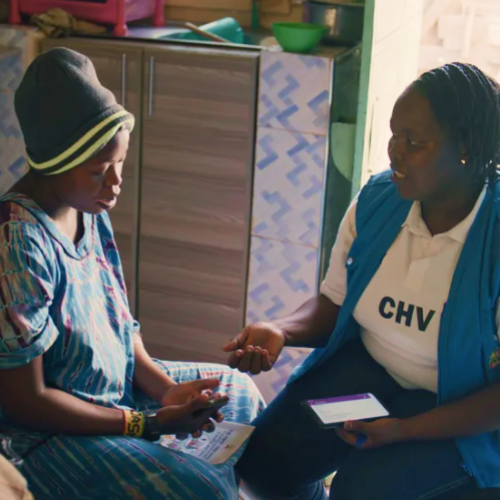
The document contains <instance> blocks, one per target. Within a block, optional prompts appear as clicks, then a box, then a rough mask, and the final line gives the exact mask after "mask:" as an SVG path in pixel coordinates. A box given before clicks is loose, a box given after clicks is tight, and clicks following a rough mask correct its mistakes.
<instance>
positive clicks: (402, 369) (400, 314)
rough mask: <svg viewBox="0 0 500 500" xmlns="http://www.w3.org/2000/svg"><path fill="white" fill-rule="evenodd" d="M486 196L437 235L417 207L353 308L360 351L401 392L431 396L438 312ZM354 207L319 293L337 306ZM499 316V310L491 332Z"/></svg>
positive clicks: (344, 280)
mask: <svg viewBox="0 0 500 500" xmlns="http://www.w3.org/2000/svg"><path fill="white" fill-rule="evenodd" d="M485 191H486V188H485V189H483V192H482V193H481V195H480V196H479V198H478V200H477V202H476V204H475V206H474V208H473V210H472V211H471V213H470V214H469V215H468V216H467V217H466V218H465V219H464V220H463V221H462V222H460V223H459V224H458V225H457V226H455V227H454V228H453V229H450V230H449V231H447V232H446V233H441V234H437V235H435V236H432V235H431V233H430V232H429V229H428V228H427V226H426V224H425V222H424V220H423V219H422V212H421V205H420V203H419V202H415V203H414V204H413V205H412V207H411V209H410V212H409V214H408V217H407V219H406V221H405V223H404V224H403V226H402V228H401V231H400V233H399V235H398V236H397V238H396V240H395V241H394V243H393V244H392V246H391V247H390V249H389V251H388V252H387V254H386V256H385V257H384V259H383V261H382V264H381V265H380V268H379V269H378V271H377V272H376V274H375V276H374V277H373V279H372V280H371V282H370V283H369V285H368V286H367V288H366V290H365V291H364V293H363V295H362V296H361V298H360V300H359V302H358V304H357V306H356V308H355V310H354V318H355V319H356V321H357V322H358V323H359V325H360V326H361V338H362V340H363V343H364V345H365V347H366V349H367V350H368V352H369V353H370V355H371V356H372V357H373V358H374V359H375V360H376V361H377V362H378V363H379V364H380V365H382V366H383V367H384V368H385V369H386V370H387V371H388V373H389V374H390V375H391V376H392V377H393V378H394V379H395V380H396V381H397V382H398V383H399V384H400V385H401V386H402V387H404V388H406V389H426V390H428V391H432V392H437V380H438V373H437V353H438V336H439V324H440V320H441V312H442V311H443V307H444V304H445V303H446V301H447V299H448V294H449V290H450V286H451V281H452V278H453V274H454V272H455V267H456V265H457V262H458V258H459V257H460V252H461V251H462V247H463V245H464V243H465V240H466V238H467V233H468V232H469V229H470V227H471V225H472V223H473V221H474V219H475V217H476V215H477V212H478V210H479V207H480V206H481V203H482V202H483V200H484V195H485ZM356 204H357V199H355V200H354V202H353V203H352V204H351V206H350V207H349V209H348V211H347V213H346V215H345V217H344V220H343V221H342V224H341V226H340V230H339V234H338V236H337V241H336V243H335V246H334V248H333V251H332V256H331V261H330V267H329V269H328V273H327V275H326V278H325V281H324V282H323V284H322V286H321V293H322V294H323V295H325V296H326V297H328V298H329V299H330V300H331V301H332V302H334V303H335V304H337V305H339V306H340V305H342V303H343V302H344V298H345V295H346V288H347V272H346V268H345V262H346V259H347V255H348V253H349V250H350V248H351V245H352V242H353V241H354V239H355V238H356ZM499 314H500V311H499V310H498V308H497V329H498V324H499V319H500V316H499Z"/></svg>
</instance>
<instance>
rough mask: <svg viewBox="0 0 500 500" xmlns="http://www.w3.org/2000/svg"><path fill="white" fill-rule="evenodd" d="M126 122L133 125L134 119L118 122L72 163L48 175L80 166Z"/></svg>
mask: <svg viewBox="0 0 500 500" xmlns="http://www.w3.org/2000/svg"><path fill="white" fill-rule="evenodd" d="M126 123H131V124H132V126H133V124H134V119H133V118H131V119H130V120H125V121H123V122H120V123H117V124H116V125H115V126H114V127H113V128H112V129H111V130H110V131H109V132H106V133H105V134H104V135H103V136H102V137H100V138H99V140H98V141H96V142H94V143H93V144H92V146H91V147H90V148H89V149H86V150H85V152H84V153H82V154H81V155H80V156H79V157H78V158H76V159H75V160H73V161H72V162H71V163H68V164H67V165H64V167H61V168H60V169H59V170H56V171H55V172H50V173H48V174H46V175H56V174H62V173H63V172H67V171H68V170H71V169H72V168H75V167H78V165H81V164H82V163H83V162H85V161H87V160H88V159H89V158H91V157H92V156H94V154H95V153H97V151H99V150H100V149H101V148H102V147H104V146H105V145H106V144H107V143H108V142H109V141H110V140H111V139H113V137H114V136H115V135H116V133H117V132H118V131H119V130H120V129H121V128H122V127H123V125H124V124H126Z"/></svg>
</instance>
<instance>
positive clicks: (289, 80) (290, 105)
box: [259, 52, 332, 135]
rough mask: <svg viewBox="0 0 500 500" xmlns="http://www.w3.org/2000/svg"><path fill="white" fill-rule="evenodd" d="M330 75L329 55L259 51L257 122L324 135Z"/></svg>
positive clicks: (273, 126) (264, 125)
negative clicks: (327, 57)
mask: <svg viewBox="0 0 500 500" xmlns="http://www.w3.org/2000/svg"><path fill="white" fill-rule="evenodd" d="M331 77H332V62H331V60H330V59H326V58H322V57H316V56H300V55H297V54H286V53H283V52H263V53H262V55H261V72H260V99H259V126H261V127H270V128H275V129H282V130H295V131H299V132H306V133H312V134H321V135H326V134H327V130H328V116H329V108H330V88H331Z"/></svg>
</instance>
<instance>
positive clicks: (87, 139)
mask: <svg viewBox="0 0 500 500" xmlns="http://www.w3.org/2000/svg"><path fill="white" fill-rule="evenodd" d="M15 104H16V113H17V115H18V118H19V122H20V124H21V128H22V131H23V134H24V138H25V142H26V150H27V156H28V162H29V166H30V169H29V172H28V173H27V174H26V176H25V177H24V178H22V179H21V180H20V181H19V182H18V183H17V184H16V185H15V186H14V187H13V188H12V189H11V191H10V192H9V193H8V194H7V195H5V196H4V197H2V198H1V199H0V409H1V414H0V418H1V423H2V425H3V428H4V430H5V431H6V432H7V434H9V435H10V436H11V437H12V438H13V443H14V448H15V451H16V452H17V454H19V455H20V456H21V457H22V458H23V460H24V467H23V469H22V472H23V473H24V475H25V476H26V478H27V479H28V483H29V486H30V489H31V490H32V492H33V494H34V496H35V498H37V499H43V498H47V499H48V498H50V499H59V498H70V499H72V500H77V499H106V500H112V499H125V498H134V499H148V500H154V499H160V498H161V499H165V498H167V499H191V498H200V499H203V500H210V499H236V498H237V497H238V493H237V483H236V479H235V476H234V472H233V465H234V463H235V462H236V460H237V459H238V458H239V455H240V453H236V454H235V455H234V456H233V457H232V458H231V459H230V460H229V461H228V462H226V463H225V464H222V465H219V466H212V465H209V464H208V463H205V462H202V461H199V460H197V459H195V458H192V457H190V456H189V455H179V454H178V453H176V452H174V451H171V450H168V449H166V448H164V447H162V446H160V445H159V444H158V443H156V442H155V441H158V439H159V438H160V436H161V435H162V434H180V433H182V434H184V433H195V435H198V433H199V431H200V430H206V429H207V427H210V425H212V424H210V421H209V418H210V417H211V416H214V417H215V418H217V419H218V420H220V419H222V418H223V416H224V415H225V416H227V418H228V420H232V421H236V422H240V423H249V422H251V421H252V420H253V418H254V417H255V416H256V414H257V412H258V411H259V409H260V408H261V407H262V400H261V397H260V395H259V393H258V391H257V389H256V388H255V386H254V384H253V383H252V382H251V380H250V379H249V378H248V377H247V376H246V375H242V374H239V373H237V372H233V371H232V370H230V369H228V368H225V367H221V366H215V365H203V364H189V363H172V362H164V361H157V360H153V359H151V357H150V356H149V355H148V353H147V352H146V350H145V348H144V345H143V343H142V340H141V335H140V326H139V324H138V323H137V322H136V321H134V319H133V318H132V315H131V313H130V310H129V307H128V303H127V297H126V290H125V285H124V280H123V273H122V268H121V264H120V259H119V255H118V251H117V248H116V244H115V241H114V238H113V232H112V229H111V224H110V220H109V216H108V214H107V211H108V210H109V209H111V208H113V206H114V205H115V204H116V201H117V198H118V196H119V194H120V188H121V184H122V167H123V162H124V160H125V157H126V154H127V149H128V144H129V135H130V132H131V130H132V128H133V126H134V118H133V116H132V115H130V114H129V113H128V112H127V111H126V110H125V109H123V108H122V107H121V106H119V105H118V104H117V103H116V100H115V98H114V96H113V95H112V93H111V92H110V91H108V90H107V89H105V88H103V87H102V86H101V84H100V83H99V81H98V79H97V76H96V74H95V70H94V68H93V66H92V63H91V62H90V61H89V60H88V59H87V58H86V57H84V56H82V55H81V54H78V53H76V52H73V51H70V50H67V49H55V50H52V51H49V52H47V53H45V54H43V55H41V56H39V57H38V58H37V59H36V60H35V61H34V62H33V63H32V65H31V66H30V67H29V68H28V70H27V72H26V75H25V77H24V79H23V81H22V83H21V85H20V87H19V89H18V91H17V93H16V99H15ZM219 391H220V392H219ZM212 392H218V394H221V393H222V394H228V395H229V396H230V400H229V403H228V404H227V405H226V406H224V407H223V408H222V410H221V412H220V413H217V414H214V410H208V409H206V405H207V401H208V399H209V398H210V397H217V396H212ZM200 410H201V411H200Z"/></svg>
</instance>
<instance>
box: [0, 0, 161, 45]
mask: <svg viewBox="0 0 500 500" xmlns="http://www.w3.org/2000/svg"><path fill="white" fill-rule="evenodd" d="M163 1H164V0H107V2H106V3H95V2H79V1H75V0H71V1H68V0H10V18H9V22H10V23H11V24H19V23H20V22H21V14H29V15H33V14H42V13H43V12H46V11H47V10H49V9H54V8H56V7H59V8H60V9H64V10H65V11H67V12H69V13H70V14H72V15H73V16H75V17H76V18H78V19H84V20H86V21H92V22H95V23H100V24H112V25H114V34H115V35H116V36H125V35H126V34H127V22H129V21H137V20H139V19H145V18H147V17H153V25H154V26H164V24H165V18H164V13H163Z"/></svg>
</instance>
